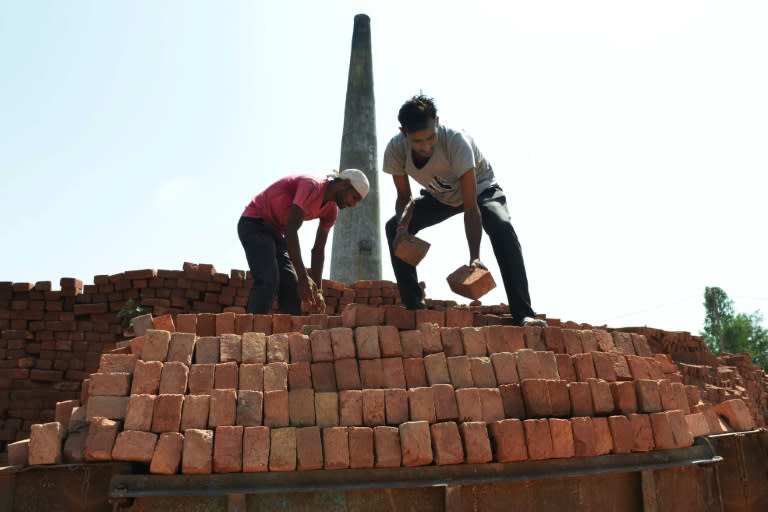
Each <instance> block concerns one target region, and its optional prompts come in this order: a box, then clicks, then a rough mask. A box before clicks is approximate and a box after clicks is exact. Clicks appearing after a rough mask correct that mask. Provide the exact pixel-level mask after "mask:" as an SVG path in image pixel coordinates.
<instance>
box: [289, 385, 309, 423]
mask: <svg viewBox="0 0 768 512" xmlns="http://www.w3.org/2000/svg"><path fill="white" fill-rule="evenodd" d="M288 411H289V419H290V424H291V426H293V427H307V426H311V425H314V424H315V391H314V390H313V389H296V390H293V391H289V392H288Z"/></svg>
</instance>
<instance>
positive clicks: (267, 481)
mask: <svg viewBox="0 0 768 512" xmlns="http://www.w3.org/2000/svg"><path fill="white" fill-rule="evenodd" d="M720 460H721V458H720V457H718V456H717V455H716V454H715V452H714V450H713V449H712V446H711V445H709V444H708V443H704V442H697V444H695V445H694V446H691V447H688V448H681V449H676V450H665V451H658V452H649V453H632V454H623V455H605V456H601V457H576V458H570V459H551V460H544V461H526V462H517V463H510V464H498V463H494V464H457V465H454V466H423V467H418V468H382V469H371V470H362V469H345V470H335V471H305V472H280V473H277V472H268V473H232V474H212V475H147V474H142V475H135V474H122V475H114V476H113V477H112V480H111V481H110V486H109V497H110V498H125V497H148V496H222V495H232V494H261V493H273V492H314V491H337V490H351V489H376V488H380V489H381V488H419V487H433V486H459V485H472V484H489V483H496V482H512V481H519V480H539V479H546V478H563V477H572V476H582V475H595V474H604V473H617V472H637V471H646V470H654V469H661V468H669V467H678V466H686V465H692V464H709V463H716V462H719V461H720Z"/></svg>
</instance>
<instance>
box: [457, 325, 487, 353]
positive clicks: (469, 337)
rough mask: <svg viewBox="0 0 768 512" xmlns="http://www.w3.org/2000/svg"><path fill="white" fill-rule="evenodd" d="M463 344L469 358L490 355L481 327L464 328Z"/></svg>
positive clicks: (462, 331)
mask: <svg viewBox="0 0 768 512" xmlns="http://www.w3.org/2000/svg"><path fill="white" fill-rule="evenodd" d="M461 343H462V346H463V348H464V354H466V355H467V356H468V357H481V356H485V355H487V354H488V349H487V347H486V344H485V337H484V335H483V331H482V328H480V327H462V328H461Z"/></svg>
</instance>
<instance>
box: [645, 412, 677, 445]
mask: <svg viewBox="0 0 768 512" xmlns="http://www.w3.org/2000/svg"><path fill="white" fill-rule="evenodd" d="M649 417H650V420H651V429H652V430H653V443H654V445H655V447H656V449H657V450H671V449H672V448H676V445H675V438H674V436H673V434H672V427H671V426H670V424H669V418H668V417H667V414H666V413H664V412H655V413H652V414H649Z"/></svg>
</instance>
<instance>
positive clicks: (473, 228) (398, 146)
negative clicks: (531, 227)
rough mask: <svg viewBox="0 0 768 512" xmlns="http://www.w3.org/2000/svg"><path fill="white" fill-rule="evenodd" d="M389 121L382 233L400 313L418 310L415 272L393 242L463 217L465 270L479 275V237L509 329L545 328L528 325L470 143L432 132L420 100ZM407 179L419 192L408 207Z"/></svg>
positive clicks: (511, 250)
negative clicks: (396, 126)
mask: <svg viewBox="0 0 768 512" xmlns="http://www.w3.org/2000/svg"><path fill="white" fill-rule="evenodd" d="M397 119H398V121H400V134H398V135H396V136H395V137H393V138H392V140H390V141H389V144H387V149H386V150H385V151H384V166H383V170H384V172H386V173H389V174H391V175H392V178H393V180H394V182H395V188H396V189H397V202H396V205H395V216H394V217H392V218H391V219H390V220H389V221H388V222H387V224H386V232H387V242H388V243H389V252H390V257H391V259H392V268H393V269H394V272H395V278H396V279H397V285H398V288H399V289H400V298H401V300H402V301H403V304H404V305H405V306H406V307H407V308H408V309H424V308H426V305H425V303H424V298H423V297H422V292H421V288H420V287H419V283H418V276H417V274H416V267H414V266H413V265H410V264H409V263H406V262H404V261H403V260H401V259H399V258H397V257H396V256H395V254H394V247H395V246H396V245H397V242H398V241H399V237H401V236H403V235H404V234H405V233H410V234H412V235H415V234H416V233H418V232H419V231H420V230H421V229H423V228H426V227H429V226H433V225H435V224H438V223H440V222H442V221H444V220H445V219H447V218H449V217H452V216H454V215H456V214H458V213H462V212H463V213H464V229H465V232H466V236H467V244H468V246H469V261H470V265H472V266H475V267H480V268H485V265H483V263H482V262H481V261H480V239H481V238H482V233H483V230H485V232H486V233H487V234H488V237H489V238H490V239H491V245H492V246H493V252H494V254H495V255H496V260H497V262H498V264H499V269H500V271H501V277H502V280H503V282H504V288H505V290H506V292H507V299H508V301H509V310H510V313H511V314H512V316H513V318H514V319H515V321H516V323H517V324H518V325H534V326H540V327H544V326H546V322H545V321H543V320H540V319H536V318H535V317H534V312H533V309H532V308H531V299H530V295H529V293H528V278H527V276H526V273H525V264H524V263H523V254H522V250H521V248H520V242H519V241H518V240H517V235H516V234H515V230H514V228H513V227H512V223H511V222H510V217H509V211H508V210H507V199H506V197H505V196H504V191H503V190H502V189H501V187H500V186H499V185H498V184H497V183H496V179H495V177H494V174H493V169H492V168H491V165H490V164H489V163H488V161H487V160H486V159H485V157H484V156H483V155H482V153H480V150H479V149H478V148H477V145H475V141H474V140H472V137H470V136H469V135H467V134H465V133H463V132H459V131H456V130H452V129H450V128H446V127H444V126H442V125H440V123H439V119H438V117H437V109H436V108H435V104H434V101H433V100H432V99H431V98H427V97H426V96H423V95H420V96H414V97H413V98H411V99H410V100H408V101H406V102H405V103H404V104H403V106H402V107H401V108H400V112H399V113H398V116H397ZM409 177H410V178H413V179H414V180H415V181H416V182H417V183H419V184H420V185H421V186H422V187H424V188H423V189H422V190H421V195H420V196H419V197H418V198H416V199H413V198H412V196H411V185H410V181H409Z"/></svg>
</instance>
